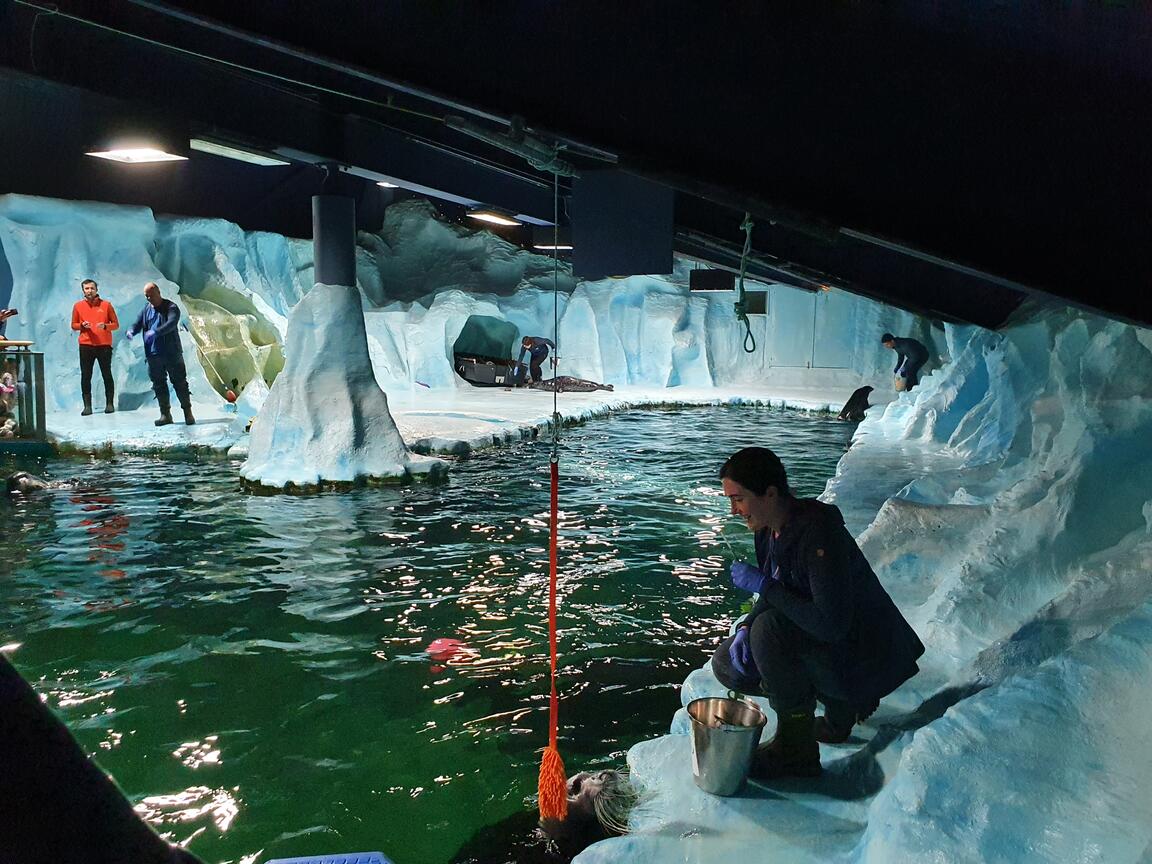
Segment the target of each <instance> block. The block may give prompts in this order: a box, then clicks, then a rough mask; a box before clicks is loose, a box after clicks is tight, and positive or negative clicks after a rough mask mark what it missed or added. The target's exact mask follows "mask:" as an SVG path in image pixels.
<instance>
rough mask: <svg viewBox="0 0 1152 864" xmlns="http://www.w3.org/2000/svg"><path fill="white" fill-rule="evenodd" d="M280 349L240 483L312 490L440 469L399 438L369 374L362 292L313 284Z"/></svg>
mask: <svg viewBox="0 0 1152 864" xmlns="http://www.w3.org/2000/svg"><path fill="white" fill-rule="evenodd" d="M284 354H285V358H286V359H285V364H284V371H283V372H281V373H280V375H279V377H277V379H276V382H275V384H273V386H272V390H271V392H270V393H269V394H268V399H267V401H265V403H264V405H263V408H262V410H261V412H260V415H259V417H258V418H257V419H256V420H255V421H254V422H253V424H252V431H251V435H250V442H249V450H248V459H247V461H246V462H245V463H244V465H243V467H242V468H241V470H240V475H241V476H242V477H243V478H244V480H246V481H247V482H249V483H251V484H253V485H256V486H264V487H270V488H276V489H286V488H304V489H309V488H318V487H324V486H329V485H337V486H338V485H344V484H353V483H358V482H364V481H367V480H387V479H403V478H407V477H410V476H413V475H426V474H432V473H437V472H439V471H440V470H442V469H443V467H444V463H443V462H442V461H441V460H439V459H434V458H431V457H427V456H418V455H415V454H412V453H409V452H408V448H407V447H406V446H405V445H404V440H403V439H402V438H401V437H400V432H399V431H398V430H397V428H396V423H395V421H393V419H392V415H391V413H390V412H389V411H388V397H387V396H386V395H385V393H384V391H383V390H381V389H380V385H379V384H377V383H376V376H375V374H374V373H373V371H372V361H371V359H370V358H369V356H368V337H367V335H366V333H365V330H364V311H363V308H362V307H361V301H360V292H359V291H358V290H356V289H355V288H350V287H347V286H343V285H323V284H320V283H317V284H316V286H315V287H314V288H313V289H312V290H311V291H309V292H308V294H307V295H305V297H304V299H302V300H301V301H300V303H298V304H297V306H296V308H295V309H293V310H292V315H291V317H290V318H289V321H288V336H287V340H286V344H285V351H284Z"/></svg>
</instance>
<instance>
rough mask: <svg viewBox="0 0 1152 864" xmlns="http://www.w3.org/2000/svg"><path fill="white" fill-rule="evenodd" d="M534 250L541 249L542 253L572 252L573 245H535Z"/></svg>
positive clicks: (533, 245)
mask: <svg viewBox="0 0 1152 864" xmlns="http://www.w3.org/2000/svg"><path fill="white" fill-rule="evenodd" d="M532 248H533V249H539V250H540V251H542V252H553V251H556V252H570V251H571V250H572V244H571V243H560V244H559V245H555V246H554V245H552V244H551V243H533V244H532Z"/></svg>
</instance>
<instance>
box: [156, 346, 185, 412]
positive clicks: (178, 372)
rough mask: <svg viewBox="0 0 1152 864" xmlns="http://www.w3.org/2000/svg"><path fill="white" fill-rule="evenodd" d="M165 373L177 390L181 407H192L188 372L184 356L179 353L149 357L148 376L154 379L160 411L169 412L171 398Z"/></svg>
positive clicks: (173, 387) (177, 397)
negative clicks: (172, 355)
mask: <svg viewBox="0 0 1152 864" xmlns="http://www.w3.org/2000/svg"><path fill="white" fill-rule="evenodd" d="M165 375H167V376H168V381H171V382H172V389H173V390H175V391H176V399H177V400H178V401H179V402H180V407H181V408H188V407H190V406H191V405H192V401H191V397H190V396H189V395H188V372H187V370H185V368H184V358H183V356H181V355H179V354H177V355H176V356H175V357H164V356H160V357H149V358H148V377H149V378H151V379H152V392H153V393H155V394H156V402H157V403H158V404H159V405H160V411H161V412H162V413H164V414H167V413H168V410H169V408H170V407H171V400H170V399H169V398H168V381H165V380H164V376H165Z"/></svg>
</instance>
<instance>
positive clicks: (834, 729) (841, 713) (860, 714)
mask: <svg viewBox="0 0 1152 864" xmlns="http://www.w3.org/2000/svg"><path fill="white" fill-rule="evenodd" d="M879 704H880V703H879V702H872V703H870V704H868V705H866V706H864V707H863V708H859V709H858V708H855V707H854V706H852V705H850V704H849V703H847V702H840V701H837V700H827V701H825V702H824V716H823V717H817V718H816V727H815V728H816V740H817V741H819V742H821V743H823V744H843V743H844V742H845V741H847V740H848V739H849V737H851V735H852V727H853V726H855V725H856V724H857V723H858V722H859V721H861V720H867V719H868V718H869V717H871V716H872V712H873V711H875V710H876V708H877V707H878V706H879Z"/></svg>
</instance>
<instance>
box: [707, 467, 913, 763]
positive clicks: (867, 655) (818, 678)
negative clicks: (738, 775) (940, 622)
mask: <svg viewBox="0 0 1152 864" xmlns="http://www.w3.org/2000/svg"><path fill="white" fill-rule="evenodd" d="M720 479H721V483H722V485H723V487H724V494H725V495H727V496H728V499H729V501H730V502H731V504H732V513H733V514H734V515H738V516H741V517H743V519H744V521H745V522H746V523H747V525H748V528H749V530H751V531H752V532H753V533H754V535H755V545H756V562H757V563H756V565H755V566H753V565H751V564H745V563H744V562H740V561H738V562H736V563H734V564H733V565H732V581H733V582H734V583H735V584H736V585H737V587H740V588H743V589H745V590H747V591H752V592H759V594H760V597H759V599H758V600H757V601H756V604H755V606H753V608H752V611H751V612H750V613H749V615H748V617H747V619H746V620H745V621H743V622H741V624H740V626H739V628H738V629H737V630H736V632H735V633H734V634H733V635H732V636H730V637H728V638H727V639H725V640H724V641H723V642H722V643H721V645H720V647H719V648H718V649H717V650H716V653H715V654H714V655H713V657H712V670H713V672H714V673H715V675H716V677H717V678H718V679H719V680H720V682H721V683H722V684H724V685H725V686H726V687H729V688H731V689H733V690H737V691H740V692H743V693H752V694H756V695H763V696H767V697H768V703H769V705H771V707H772V710H774V711H775V712H776V714H777V727H776V729H777V731H776V737H775V738H773V739H772V741H771V742H769V743H768V744H767V745H762V746H761V748H760V750H759V752H757V754H756V758H755V760H754V761H753V768H752V773H753V776H757V777H761V778H770V777H782V776H807V777H811V776H816V775H818V774H819V773H820V770H821V768H820V746H819V744H818V743H817V742H818V741H826V742H829V743H838V742H841V741H844V740H846V739H847V738H848V736H849V734H850V733H851V731H852V726H853V725H854V724H855V723H856V721H857V720H858V719H864V718H865V717H867V716H868V715H869V714H871V713H872V712H873V711H874V710H875V709H876V706H877V704H878V703H879V701H880V699H881V698H883V697H884V696H886V695H888V694H889V693H891V692H892V691H893V690H895V689H896V688H897V687H899V686H900V685H901V684H902V683H903V682H905V681H906V680H908V679H909V678H911V677H912V676H913V675H915V674H916V673H917V672H918V671H919V667H917V665H916V659H917V658H918V657H919V656H920V655H921V654H923V653H924V646H923V645H922V644H921V642H920V639H919V638H918V637H917V636H916V633H915V631H913V630H912V628H911V626H909V624H908V622H907V621H906V620H904V616H903V615H901V614H900V610H899V609H897V608H896V604H894V603H893V602H892V598H891V597H889V596H888V592H887V591H885V590H884V587H883V586H882V585H881V584H880V581H879V580H878V579H877V578H876V574H875V573H873V572H872V568H871V566H869V564H868V561H867V559H865V557H864V554H863V553H862V552H861V551H860V548H859V547H858V546H857V545H856V541H855V540H854V539H853V538H852V535H851V534H850V533H849V532H848V529H847V528H846V527H845V526H844V517H843V516H842V515H841V514H840V510H839V509H838V508H837V507H834V506H833V505H831V504H823V503H821V502H819V501H816V500H814V499H806V498H794V497H792V494H791V492H790V491H789V489H788V478H787V474H786V473H785V470H784V465H783V464H782V463H781V462H780V459H779V457H777V456H776V454H775V453H773V452H772V451H771V450H769V449H767V448H765V447H747V448H745V449H743V450H740V451H739V452H738V453H736V454H735V455H733V456H732V457H731V458H729V459H728V461H727V462H725V463H724V465H723V467H722V468H721V469H720ZM817 700H819V701H820V702H821V703H823V705H824V708H825V711H824V716H823V717H821V718H819V720H817V719H816V718H815V709H816V701H817Z"/></svg>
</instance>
